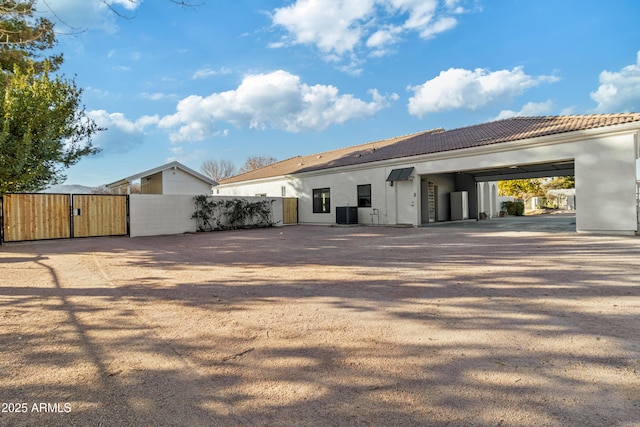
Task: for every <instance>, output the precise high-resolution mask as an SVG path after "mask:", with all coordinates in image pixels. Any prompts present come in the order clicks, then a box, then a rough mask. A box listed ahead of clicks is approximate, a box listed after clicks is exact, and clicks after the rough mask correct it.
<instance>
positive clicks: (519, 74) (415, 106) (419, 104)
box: [409, 66, 559, 117]
mask: <svg viewBox="0 0 640 427" xmlns="http://www.w3.org/2000/svg"><path fill="white" fill-rule="evenodd" d="M558 80H559V79H558V78H557V77H554V76H538V77H533V76H529V75H527V74H525V72H524V68H523V67H521V66H520V67H515V68H513V69H512V70H499V71H493V72H490V71H488V70H486V69H482V68H477V69H475V70H473V71H472V70H465V69H461V68H450V69H448V70H447V71H442V72H441V73H440V75H438V76H437V77H434V78H433V79H431V80H428V81H426V82H425V83H423V84H421V85H418V86H414V87H411V88H410V90H412V91H413V92H414V95H413V96H412V97H411V98H410V99H409V113H410V114H412V115H415V116H419V117H422V116H423V115H425V114H428V113H436V112H440V111H449V110H454V109H458V108H465V109H469V110H476V109H478V108H480V107H483V106H485V105H487V104H491V103H494V102H497V101H500V100H510V99H512V98H513V97H515V96H518V95H521V94H523V93H524V92H525V91H526V90H528V89H530V88H532V87H535V86H538V85H539V84H541V83H545V82H546V83H552V82H556V81H558Z"/></svg>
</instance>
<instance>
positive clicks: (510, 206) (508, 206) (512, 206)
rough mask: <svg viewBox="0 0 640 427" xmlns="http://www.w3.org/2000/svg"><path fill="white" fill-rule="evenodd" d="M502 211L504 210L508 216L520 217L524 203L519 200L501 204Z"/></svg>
mask: <svg viewBox="0 0 640 427" xmlns="http://www.w3.org/2000/svg"><path fill="white" fill-rule="evenodd" d="M502 209H504V210H506V211H507V214H508V215H514V216H522V215H524V202H523V201H521V200H516V201H515V202H502Z"/></svg>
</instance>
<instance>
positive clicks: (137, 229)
mask: <svg viewBox="0 0 640 427" xmlns="http://www.w3.org/2000/svg"><path fill="white" fill-rule="evenodd" d="M193 197H194V196H182V195H171V194H166V195H165V194H131V195H130V196H129V225H130V227H129V230H130V232H131V237H139V236H161V235H166V234H182V233H187V232H195V231H196V220H195V219H193V218H191V216H192V215H193V213H194V212H195V210H196V205H195V202H194V200H193ZM210 198H211V199H214V200H233V199H238V198H241V199H244V200H247V201H249V202H255V201H260V200H274V202H273V203H272V204H271V206H272V212H271V215H272V220H273V222H274V223H275V225H276V226H280V225H282V220H283V208H282V198H279V197H267V198H264V197H237V196H235V197H234V196H211V197H210Z"/></svg>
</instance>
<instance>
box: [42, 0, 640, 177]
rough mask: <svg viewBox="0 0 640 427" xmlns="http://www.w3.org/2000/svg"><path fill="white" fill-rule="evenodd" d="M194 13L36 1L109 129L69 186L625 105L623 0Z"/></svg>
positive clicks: (200, 9) (334, 2)
mask: <svg viewBox="0 0 640 427" xmlns="http://www.w3.org/2000/svg"><path fill="white" fill-rule="evenodd" d="M107 1H109V2H110V3H111V8H113V9H115V10H117V11H119V13H120V14H121V15H124V16H126V18H123V17H120V16H118V15H117V14H115V13H114V12H113V11H112V10H111V9H110V8H109V7H107V6H106V5H105V2H107ZM196 2H197V3H201V4H200V5H199V6H197V7H194V8H190V7H180V6H178V5H176V4H174V3H172V2H171V1H170V0H144V1H141V0H46V1H45V0H39V2H38V6H39V10H40V11H41V12H42V13H43V14H45V15H47V16H49V17H51V18H52V19H53V20H54V21H56V22H57V31H58V32H59V36H58V39H59V45H58V48H59V49H60V50H61V51H62V52H64V56H65V63H64V65H63V67H62V70H61V71H62V72H63V73H64V74H65V75H66V76H67V77H75V80H76V82H77V84H78V85H79V86H80V87H82V88H83V89H84V93H83V101H84V104H85V106H86V111H87V112H88V114H89V115H90V116H91V117H92V118H93V119H94V120H95V121H96V122H98V123H99V124H100V125H101V126H103V127H106V128H108V130H106V131H104V132H101V133H100V134H99V135H98V136H97V137H96V138H95V140H94V143H95V144H96V145H98V146H100V147H102V149H103V151H102V153H101V154H99V155H97V156H93V157H91V158H85V159H83V160H81V161H80V163H78V164H77V165H75V166H73V167H72V168H70V169H69V170H68V171H67V175H68V180H67V182H66V184H80V185H89V186H97V185H101V184H106V183H109V182H113V181H116V180H118V179H120V178H123V177H126V176H129V175H133V174H135V173H137V172H141V171H144V170H146V169H151V168H153V167H156V166H159V165H162V164H164V163H167V162H169V161H173V160H178V161H180V162H182V163H184V164H185V165H187V166H189V167H191V168H193V169H195V170H199V169H200V165H201V164H202V162H203V161H204V160H207V159H215V160H230V161H232V162H234V163H235V164H236V165H237V166H241V165H242V164H243V163H244V161H245V160H246V158H247V157H248V156H272V157H275V158H277V159H279V160H283V159H286V158H289V157H292V156H296V155H304V154H312V153H315V152H320V151H326V150H331V149H334V148H340V147H345V146H350V145H356V144H361V143H365V142H370V141H375V140H378V139H384V138H389V137H393V136H398V135H404V134H407V133H412V132H417V131H421V130H426V129H431V128H436V127H444V128H445V129H453V128H457V127H463V126H468V125H473V124H476V123H482V122H486V121H491V120H496V119H500V118H507V117H512V116H515V115H558V114H592V113H615V112H627V111H640V26H639V25H638V18H639V17H640V2H638V1H637V0H614V1H612V2H603V1H602V0H597V1H596V0H536V1H531V0H358V1H352V0H295V1H291V0H289V1H271V0H236V1H234V2H228V1H220V0H217V1H214V0H196ZM47 5H48V7H47ZM52 11H53V12H54V13H55V17H54V16H53V15H52Z"/></svg>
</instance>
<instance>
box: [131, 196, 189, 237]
mask: <svg viewBox="0 0 640 427" xmlns="http://www.w3.org/2000/svg"><path fill="white" fill-rule="evenodd" d="M194 211H195V205H194V203H193V196H189V195H173V194H131V195H130V196H129V230H130V232H131V237H138V236H160V235H165V234H181V233H186V232H195V231H196V221H195V219H191V215H193V212H194Z"/></svg>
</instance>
